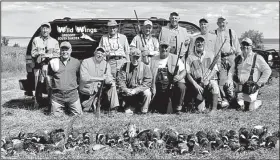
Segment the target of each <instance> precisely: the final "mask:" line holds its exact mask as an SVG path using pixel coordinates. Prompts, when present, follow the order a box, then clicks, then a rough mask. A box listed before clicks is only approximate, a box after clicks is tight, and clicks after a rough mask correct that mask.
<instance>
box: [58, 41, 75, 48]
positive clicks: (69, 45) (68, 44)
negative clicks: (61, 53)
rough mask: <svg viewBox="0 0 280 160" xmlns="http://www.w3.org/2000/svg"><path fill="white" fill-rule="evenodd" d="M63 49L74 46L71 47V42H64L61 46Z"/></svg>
mask: <svg viewBox="0 0 280 160" xmlns="http://www.w3.org/2000/svg"><path fill="white" fill-rule="evenodd" d="M61 47H67V48H71V47H72V46H71V44H70V43H69V42H67V41H63V42H61V44H60V48H61Z"/></svg>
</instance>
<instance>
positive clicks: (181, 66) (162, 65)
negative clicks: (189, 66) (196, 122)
mask: <svg viewBox="0 0 280 160" xmlns="http://www.w3.org/2000/svg"><path fill="white" fill-rule="evenodd" d="M167 61H168V57H166V58H164V59H160V58H159V62H158V65H159V66H158V68H165V66H166V64H167ZM178 66H179V72H181V71H182V70H184V64H183V62H182V61H181V59H179V61H178Z"/></svg>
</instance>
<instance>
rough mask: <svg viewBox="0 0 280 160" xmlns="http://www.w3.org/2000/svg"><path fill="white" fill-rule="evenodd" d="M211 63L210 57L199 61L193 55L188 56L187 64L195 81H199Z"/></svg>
mask: <svg viewBox="0 0 280 160" xmlns="http://www.w3.org/2000/svg"><path fill="white" fill-rule="evenodd" d="M211 62H212V60H211V58H210V57H203V59H202V60H200V58H199V57H198V56H196V55H195V54H194V53H193V54H191V55H189V61H188V63H189V66H190V74H191V76H192V77H193V79H194V80H195V81H197V82H199V81H200V80H201V78H202V77H203V76H204V74H205V72H206V71H207V69H208V68H209V66H210V64H211Z"/></svg>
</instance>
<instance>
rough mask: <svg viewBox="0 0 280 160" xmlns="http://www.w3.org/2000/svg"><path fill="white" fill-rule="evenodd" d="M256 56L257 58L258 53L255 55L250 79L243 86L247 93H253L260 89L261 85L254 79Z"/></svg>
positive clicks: (243, 90) (244, 91)
mask: <svg viewBox="0 0 280 160" xmlns="http://www.w3.org/2000/svg"><path fill="white" fill-rule="evenodd" d="M256 58H257V54H255V55H254V60H253V64H252V68H251V72H250V76H249V79H248V81H247V82H245V83H244V84H243V86H242V92H243V93H245V94H253V93H255V92H256V91H257V90H258V89H259V86H258V85H257V83H256V82H254V81H253V74H254V68H255V64H256Z"/></svg>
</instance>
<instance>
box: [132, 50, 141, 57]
mask: <svg viewBox="0 0 280 160" xmlns="http://www.w3.org/2000/svg"><path fill="white" fill-rule="evenodd" d="M130 55H131V56H137V57H140V56H141V51H140V50H139V49H137V48H133V49H131V52H130Z"/></svg>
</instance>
